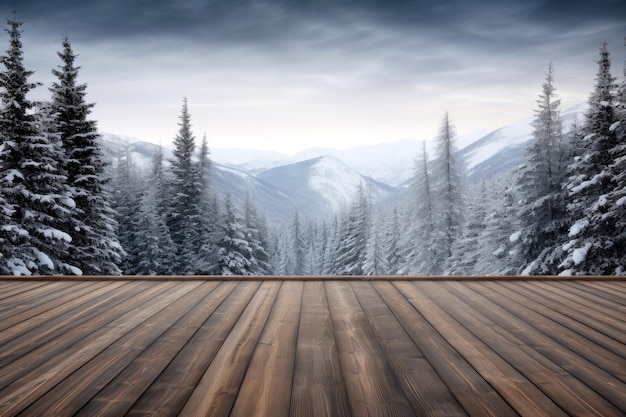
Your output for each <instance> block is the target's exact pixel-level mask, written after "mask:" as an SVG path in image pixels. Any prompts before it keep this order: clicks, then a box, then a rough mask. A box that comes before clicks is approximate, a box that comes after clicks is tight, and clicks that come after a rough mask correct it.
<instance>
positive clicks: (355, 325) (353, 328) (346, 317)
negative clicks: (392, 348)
mask: <svg viewBox="0 0 626 417" xmlns="http://www.w3.org/2000/svg"><path fill="white" fill-rule="evenodd" d="M326 292H327V297H328V304H329V306H330V315H331V320H332V323H333V328H334V330H335V339H336V341H337V347H338V351H339V362H340V366H341V370H342V373H343V378H344V381H345V384H346V391H347V393H348V401H349V403H350V409H351V411H352V413H353V414H354V415H358V416H361V415H363V416H365V415H367V416H412V415H415V413H414V412H413V410H412V409H411V406H410V404H409V402H408V400H407V398H406V396H405V395H404V393H403V392H402V388H401V387H400V384H399V383H398V381H397V379H396V376H395V375H394V374H393V372H392V370H391V367H390V365H389V363H388V362H387V359H386V357H385V355H384V353H383V351H382V349H381V347H380V344H379V342H378V340H377V339H376V337H375V334H374V332H373V331H372V329H371V326H369V324H368V322H367V319H366V317H365V314H364V313H363V311H362V309H361V308H360V306H359V302H358V300H357V299H356V296H355V295H354V293H353V291H352V288H351V286H350V283H349V282H338V281H332V282H328V283H327V284H326Z"/></svg>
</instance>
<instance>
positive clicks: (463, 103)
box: [5, 0, 626, 146]
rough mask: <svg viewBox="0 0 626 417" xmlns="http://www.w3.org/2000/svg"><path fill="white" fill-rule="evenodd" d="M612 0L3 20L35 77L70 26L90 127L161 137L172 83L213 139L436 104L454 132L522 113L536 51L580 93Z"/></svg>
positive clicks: (526, 109) (371, 136)
mask: <svg viewBox="0 0 626 417" xmlns="http://www.w3.org/2000/svg"><path fill="white" fill-rule="evenodd" d="M622 3H623V2H621V1H613V0H596V1H594V2H581V1H577V0H576V1H573V2H572V1H566V0H559V1H540V0H535V1H530V2H519V1H512V0H498V1H496V0H479V1H471V2H468V1H462V0H453V1H441V0H421V1H414V0H341V1H337V0H332V1H331V0H303V1H290V0H266V1H257V0H237V1H234V0H216V1H204V0H202V1H201V0H179V1H165V0H152V1H149V0H134V1H133V0H125V1H122V0H107V1H103V2H89V1H84V0H62V1H55V2H50V1H47V0H20V4H19V5H18V18H19V19H23V20H26V22H27V23H26V25H25V26H24V30H25V33H24V40H25V42H24V45H25V48H26V51H25V54H26V57H27V60H28V63H29V64H31V65H32V67H33V68H35V69H37V71H38V72H37V74H36V80H37V81H43V82H45V83H46V84H48V81H49V80H50V78H51V75H50V72H49V71H50V69H51V68H53V67H54V66H56V65H58V58H57V57H56V55H55V51H56V50H59V49H60V41H61V38H62V37H63V36H65V35H69V37H70V39H71V41H72V43H73V45H74V49H75V51H76V52H77V53H78V54H79V60H78V62H79V65H82V67H83V69H82V70H81V74H80V75H81V79H82V80H84V81H85V82H88V83H89V89H88V94H89V96H88V98H90V99H91V100H94V101H96V103H97V106H96V108H95V113H94V116H95V117H97V118H98V120H100V126H101V128H103V129H106V130H112V131H114V132H118V133H126V134H130V135H136V136H139V137H142V138H146V139H157V140H162V141H167V140H169V139H171V137H173V136H174V134H175V131H176V128H177V125H176V121H177V116H178V113H179V108H180V100H181V98H182V96H183V95H185V94H187V95H188V96H189V98H190V105H191V110H192V116H194V117H195V118H196V121H197V122H196V123H195V125H196V127H198V128H199V129H202V130H204V129H206V130H208V131H209V132H208V133H209V136H210V137H213V138H215V140H216V141H219V140H221V139H220V138H225V139H224V140H225V141H228V143H229V144H232V143H234V142H235V141H240V142H239V143H243V144H245V143H246V141H247V142H249V141H250V137H251V136H255V137H263V138H265V139H264V140H267V141H269V140H270V139H272V138H278V137H281V138H282V139H281V140H283V141H285V142H287V141H289V139H288V138H289V137H294V136H298V137H299V138H308V139H309V140H311V141H313V140H314V138H316V137H317V138H318V139H317V140H318V142H319V140H321V137H322V136H323V137H324V138H327V140H328V141H331V142H332V141H334V142H336V141H337V140H339V139H341V138H348V137H350V138H352V139H353V140H358V138H359V137H360V138H361V139H360V140H362V141H366V140H380V139H381V138H382V139H383V140H393V139H398V138H406V137H417V138H424V137H427V136H432V135H433V134H434V133H436V126H437V125H438V124H439V121H440V115H441V113H442V112H443V111H444V110H446V109H448V110H450V113H451V117H453V119H454V118H456V124H457V127H458V128H459V131H460V132H463V131H468V130H473V129H475V128H479V127H494V128H495V127H499V126H500V125H501V124H505V123H509V122H512V121H514V120H515V119H517V118H522V117H526V116H529V115H530V114H531V113H532V108H533V106H534V105H535V98H536V96H537V94H538V91H539V88H540V84H541V81H542V80H543V76H544V72H545V68H546V66H547V63H548V61H549V60H553V61H554V63H555V66H556V77H557V78H556V83H557V88H558V89H559V92H560V93H561V94H563V98H567V100H570V103H569V104H575V103H573V102H571V101H576V100H584V98H586V96H587V92H588V91H589V90H590V89H591V86H592V82H593V76H594V74H595V68H594V66H595V60H596V59H597V51H598V47H599V45H600V43H601V42H602V40H604V39H605V38H606V39H609V40H610V41H611V42H612V44H611V45H615V48H612V50H614V49H617V51H616V52H617V53H616V55H615V57H616V58H617V59H616V60H615V61H614V62H616V63H620V64H621V63H622V62H623V59H622V58H621V57H623V56H624V51H623V48H622V49H621V50H620V49H619V48H620V46H621V41H622V39H623V36H624V35H625V34H626V27H625V24H624V22H623V21H621V20H620V19H619V17H620V16H624V15H626V5H622ZM5 15H6V16H7V17H8V16H10V10H7V11H6V14H5ZM45 92H46V91H45V90H44V91H43V92H41V94H42V95H45ZM567 100H564V102H565V101H567ZM564 104H567V103H564ZM281 119H283V120H282V122H281ZM285 126H289V132H287V130H286V129H285ZM302 142H303V143H304V139H302ZM302 146H305V145H302Z"/></svg>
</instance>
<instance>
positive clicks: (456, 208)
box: [434, 112, 464, 273]
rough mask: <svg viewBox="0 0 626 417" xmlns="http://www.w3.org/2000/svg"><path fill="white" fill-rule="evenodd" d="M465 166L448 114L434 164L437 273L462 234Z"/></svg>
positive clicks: (447, 259)
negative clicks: (459, 157) (457, 150)
mask: <svg viewBox="0 0 626 417" xmlns="http://www.w3.org/2000/svg"><path fill="white" fill-rule="evenodd" d="M463 178H464V168H463V164H462V162H461V161H460V160H459V159H458V156H457V154H456V134H455V130H454V126H453V125H452V123H451V122H450V118H449V116H448V113H447V112H446V113H445V114H444V117H443V120H442V121H441V127H440V130H439V135H438V136H437V159H436V160H435V167H434V179H435V184H434V189H435V193H434V196H435V199H434V201H435V208H436V209H435V213H436V219H435V225H436V228H435V233H434V234H435V236H434V248H435V253H434V258H435V260H436V264H435V266H436V267H437V266H438V269H439V268H440V269H439V270H438V271H437V272H438V273H440V272H443V271H444V270H445V265H446V264H447V263H448V262H449V260H450V259H451V257H452V248H453V246H454V242H455V240H456V239H458V238H459V236H460V235H461V233H462V225H463Z"/></svg>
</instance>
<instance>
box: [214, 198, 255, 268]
mask: <svg viewBox="0 0 626 417" xmlns="http://www.w3.org/2000/svg"><path fill="white" fill-rule="evenodd" d="M220 228H221V236H220V238H219V240H218V241H217V242H216V245H217V265H216V272H215V273H216V274H217V275H254V274H255V265H254V260H253V256H252V248H250V245H249V244H248V241H247V240H246V234H245V226H244V224H243V219H242V218H241V215H240V214H239V212H238V211H237V209H235V207H233V204H232V200H231V197H230V194H228V195H226V199H225V200H224V210H223V213H222V218H221V221H220Z"/></svg>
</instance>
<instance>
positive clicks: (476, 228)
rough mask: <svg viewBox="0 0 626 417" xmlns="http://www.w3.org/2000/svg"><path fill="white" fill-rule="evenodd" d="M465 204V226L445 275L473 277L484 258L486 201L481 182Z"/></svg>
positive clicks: (457, 240) (485, 191)
mask: <svg viewBox="0 0 626 417" xmlns="http://www.w3.org/2000/svg"><path fill="white" fill-rule="evenodd" d="M469 194H470V196H471V197H468V198H467V199H466V201H465V203H466V207H467V209H466V212H467V216H466V224H465V225H464V226H463V228H462V230H463V232H462V234H461V236H459V237H458V238H457V239H456V240H455V242H454V244H453V250H452V257H451V258H450V260H449V262H448V269H447V270H446V271H445V274H446V275H475V274H476V272H475V269H477V267H479V264H480V262H481V259H482V258H484V256H485V254H484V250H485V242H484V240H485V239H484V235H483V233H484V231H485V222H486V217H487V215H486V206H485V201H486V199H487V190H486V184H485V183H484V182H482V183H481V184H480V187H478V191H474V192H473V193H469Z"/></svg>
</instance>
